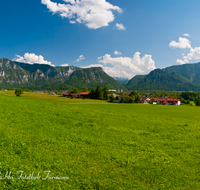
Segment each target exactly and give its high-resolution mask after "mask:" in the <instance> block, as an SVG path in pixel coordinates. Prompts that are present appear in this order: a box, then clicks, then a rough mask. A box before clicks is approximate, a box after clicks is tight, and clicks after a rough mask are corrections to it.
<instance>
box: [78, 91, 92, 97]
mask: <svg viewBox="0 0 200 190" xmlns="http://www.w3.org/2000/svg"><path fill="white" fill-rule="evenodd" d="M79 94H80V97H81V98H89V95H90V92H80V93H79Z"/></svg>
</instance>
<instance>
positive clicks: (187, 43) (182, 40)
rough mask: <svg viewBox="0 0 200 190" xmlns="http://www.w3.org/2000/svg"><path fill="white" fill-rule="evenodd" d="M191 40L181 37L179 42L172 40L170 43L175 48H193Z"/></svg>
mask: <svg viewBox="0 0 200 190" xmlns="http://www.w3.org/2000/svg"><path fill="white" fill-rule="evenodd" d="M190 43H191V42H190V41H189V40H188V39H187V38H181V37H180V38H179V40H178V42H176V41H174V40H173V41H171V42H170V43H169V47H173V48H180V49H185V48H191V45H190Z"/></svg>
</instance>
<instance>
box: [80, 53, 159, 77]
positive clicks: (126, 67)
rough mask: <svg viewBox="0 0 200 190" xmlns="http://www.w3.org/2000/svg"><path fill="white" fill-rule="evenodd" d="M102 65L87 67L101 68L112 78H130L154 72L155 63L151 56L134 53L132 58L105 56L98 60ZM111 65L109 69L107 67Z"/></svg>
mask: <svg viewBox="0 0 200 190" xmlns="http://www.w3.org/2000/svg"><path fill="white" fill-rule="evenodd" d="M98 62H99V63H102V64H92V65H89V66H86V67H84V68H89V67H102V68H103V70H104V71H105V72H106V73H107V74H109V75H110V76H112V77H122V78H129V79H130V78H132V77H133V76H135V75H137V74H147V73H149V72H150V71H152V70H154V69H155V68H156V67H155V62H154V60H153V59H152V56H151V55H146V54H145V55H144V56H143V57H140V52H136V53H135V54H134V55H133V57H132V58H131V57H117V58H113V57H111V55H109V54H105V55H104V56H103V58H102V60H98ZM109 65H111V67H110V66H109Z"/></svg>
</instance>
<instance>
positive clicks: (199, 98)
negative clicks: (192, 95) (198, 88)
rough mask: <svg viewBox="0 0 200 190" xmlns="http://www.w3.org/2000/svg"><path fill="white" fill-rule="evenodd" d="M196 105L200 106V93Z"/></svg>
mask: <svg viewBox="0 0 200 190" xmlns="http://www.w3.org/2000/svg"><path fill="white" fill-rule="evenodd" d="M195 103H196V106H200V97H199V94H198V96H197V98H196V102H195Z"/></svg>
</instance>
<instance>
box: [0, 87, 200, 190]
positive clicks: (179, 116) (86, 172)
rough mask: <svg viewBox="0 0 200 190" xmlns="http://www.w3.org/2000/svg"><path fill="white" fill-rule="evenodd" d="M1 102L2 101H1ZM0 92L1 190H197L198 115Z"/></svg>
mask: <svg viewBox="0 0 200 190" xmlns="http://www.w3.org/2000/svg"><path fill="white" fill-rule="evenodd" d="M5 94H7V95H5ZM12 95H13V92H9V91H7V92H5V91H0V151H1V152H0V153H1V157H0V171H1V177H2V178H4V177H5V175H6V172H7V171H12V175H11V176H14V177H15V178H19V175H17V172H18V171H24V173H23V175H27V176H29V175H30V174H31V173H32V172H34V176H37V175H38V172H40V174H39V175H40V177H41V178H46V174H45V173H44V172H45V171H50V172H51V173H50V175H51V176H61V177H62V176H63V177H69V179H60V180H59V179H50V178H48V179H41V178H40V179H35V180H33V179H30V180H28V179H9V177H7V178H6V179H0V189H13V190H14V189H40V190H43V189H44V190H46V189H113V190H115V189H194V190H196V189H200V132H199V129H200V117H199V116H200V108H199V107H195V106H159V105H140V104H110V103H107V102H106V101H95V100H71V99H67V98H62V97H57V96H50V97H49V96H48V95H39V94H38V95H33V94H31V93H27V94H24V95H23V97H16V96H12Z"/></svg>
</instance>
